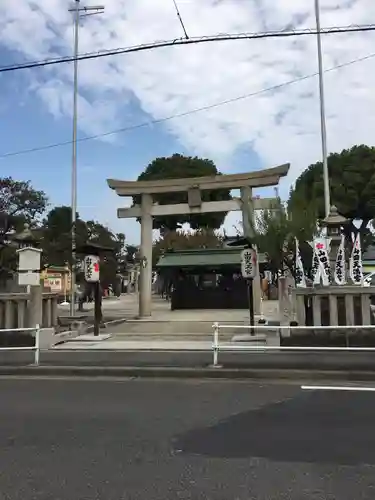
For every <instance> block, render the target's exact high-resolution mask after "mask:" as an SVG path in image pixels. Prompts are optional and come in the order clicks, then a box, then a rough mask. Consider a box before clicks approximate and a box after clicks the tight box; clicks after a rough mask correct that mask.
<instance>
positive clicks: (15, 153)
mask: <svg viewBox="0 0 375 500" xmlns="http://www.w3.org/2000/svg"><path fill="white" fill-rule="evenodd" d="M373 57H375V52H374V53H372V54H368V55H367V56H363V57H360V58H357V59H353V60H351V61H348V62H346V63H342V64H338V65H336V66H332V67H331V68H328V69H326V70H324V73H329V72H331V71H335V70H337V69H340V68H344V67H346V66H351V65H352V64H355V63H358V62H363V61H366V60H368V59H372V58H373ZM317 75H318V72H316V73H310V74H309V75H304V76H301V77H299V78H295V79H293V80H289V81H287V82H283V83H279V84H277V85H273V86H272V87H267V88H264V89H261V90H257V91H255V92H251V93H249V94H244V95H241V96H237V97H233V98H231V99H226V100H225V101H220V102H217V103H214V104H208V105H207V106H202V107H200V108H194V109H191V110H189V111H184V112H182V113H178V114H175V115H171V116H166V117H164V118H158V119H155V120H151V121H147V122H142V123H138V124H136V125H130V126H128V127H123V128H118V129H115V130H110V131H108V132H103V133H101V134H96V135H91V136H87V137H81V138H79V139H77V142H86V141H91V140H95V139H101V138H103V137H108V136H111V135H115V134H121V133H124V132H130V131H132V130H137V129H139V128H143V127H147V126H150V125H158V124H160V123H164V122H167V121H170V120H173V119H175V118H183V117H185V116H189V115H193V114H195V113H200V112H202V111H208V110H210V109H214V108H218V107H220V106H224V105H226V104H231V103H233V102H237V101H241V100H244V99H248V98H250V97H256V96H258V95H260V94H265V93H267V92H272V91H275V90H279V89H281V88H283V87H286V86H288V85H292V84H293V83H298V82H301V81H304V80H308V79H309V78H313V77H315V76H317ZM71 144H72V141H65V142H57V143H53V144H47V145H46V146H39V147H35V148H30V149H22V150H19V151H12V152H10V153H4V154H2V155H0V158H9V157H12V156H19V155H23V154H29V153H36V152H39V151H47V150H49V149H54V148H58V147H63V146H69V145H71Z"/></svg>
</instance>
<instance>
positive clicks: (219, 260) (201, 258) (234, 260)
mask: <svg viewBox="0 0 375 500" xmlns="http://www.w3.org/2000/svg"><path fill="white" fill-rule="evenodd" d="M242 250H243V247H233V248H228V247H222V248H199V249H194V250H175V251H168V252H166V253H165V254H164V255H162V256H161V257H160V259H159V260H158V263H157V264H156V267H158V268H167V267H169V268H171V267H211V268H212V267H217V266H237V267H239V266H240V265H241V251H242ZM259 262H260V263H261V264H263V263H265V262H266V258H265V255H264V254H259Z"/></svg>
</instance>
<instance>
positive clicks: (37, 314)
mask: <svg viewBox="0 0 375 500" xmlns="http://www.w3.org/2000/svg"><path fill="white" fill-rule="evenodd" d="M42 311H43V288H42V286H41V285H33V286H30V304H29V314H28V323H29V324H28V326H29V328H35V327H36V325H40V327H41V326H42V322H43V316H42V314H43V312H42Z"/></svg>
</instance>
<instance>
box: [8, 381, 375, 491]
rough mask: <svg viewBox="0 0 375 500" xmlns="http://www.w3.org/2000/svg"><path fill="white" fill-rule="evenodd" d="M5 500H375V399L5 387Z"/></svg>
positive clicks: (234, 389) (89, 384)
mask: <svg viewBox="0 0 375 500" xmlns="http://www.w3.org/2000/svg"><path fill="white" fill-rule="evenodd" d="M0 394H1V410H0V463H1V468H0V499H1V500H8V499H9V500H31V499H32V500H51V499H54V500H72V499H79V500H81V499H82V500H86V499H87V500H89V499H90V500H95V499H100V500H103V499H105V500H125V499H126V500H180V499H181V500H182V499H183V500H186V499H194V500H200V499H202V500H203V499H204V500H249V499H257V500H275V499H278V500H307V499H308V500H335V499H337V500H353V499H355V500H366V499H368V500H370V499H371V500H373V498H375V428H374V421H375V393H349V392H346V393H344V392H339V393H338V392H329V393H327V392H310V391H308V392H303V391H301V390H300V389H299V387H298V386H277V385H264V386H261V385H256V384H249V383H245V382H207V381H206V382H197V381H196V382H192V381H190V382H181V381H168V382H167V381H157V380H155V381H140V380H121V381H120V380H118V381H103V380H94V379H91V380H80V379H76V380H72V379H70V380H63V379H61V380H41V379H37V380H22V379H18V380H17V379H16V380H13V379H12V380H10V379H0Z"/></svg>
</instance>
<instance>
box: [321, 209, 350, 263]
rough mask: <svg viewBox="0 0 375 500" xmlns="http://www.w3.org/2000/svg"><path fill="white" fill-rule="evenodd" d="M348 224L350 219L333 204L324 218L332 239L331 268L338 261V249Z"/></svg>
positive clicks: (328, 234) (324, 223) (328, 236)
mask: <svg viewBox="0 0 375 500" xmlns="http://www.w3.org/2000/svg"><path fill="white" fill-rule="evenodd" d="M347 224H348V219H346V218H345V217H343V216H342V215H341V214H339V212H338V210H337V208H336V207H335V206H334V205H332V206H331V209H330V211H329V214H328V216H327V217H326V218H325V219H323V226H324V227H326V228H327V239H328V240H329V241H330V252H329V260H330V263H331V268H333V266H334V264H335V262H336V255H337V250H338V248H339V246H340V242H341V234H342V229H343V227H345V226H346V225H347Z"/></svg>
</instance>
